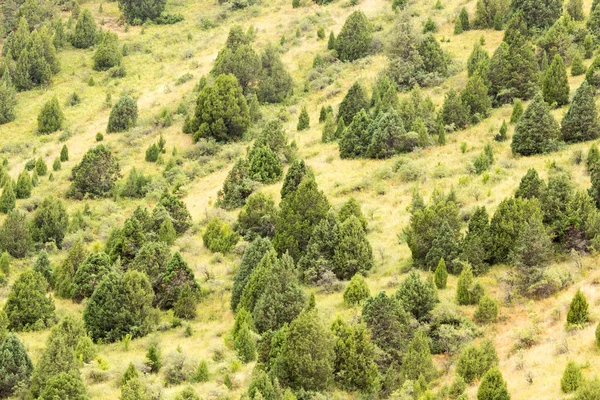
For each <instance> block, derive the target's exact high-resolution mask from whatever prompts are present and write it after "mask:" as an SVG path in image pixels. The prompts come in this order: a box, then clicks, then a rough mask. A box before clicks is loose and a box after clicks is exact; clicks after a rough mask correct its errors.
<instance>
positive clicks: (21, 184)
mask: <svg viewBox="0 0 600 400" xmlns="http://www.w3.org/2000/svg"><path fill="white" fill-rule="evenodd" d="M32 190H33V185H32V184H31V178H30V177H29V172H27V171H23V172H21V173H20V174H19V178H18V179H17V185H16V186H15V195H16V197H17V199H28V198H29V197H31V191H32Z"/></svg>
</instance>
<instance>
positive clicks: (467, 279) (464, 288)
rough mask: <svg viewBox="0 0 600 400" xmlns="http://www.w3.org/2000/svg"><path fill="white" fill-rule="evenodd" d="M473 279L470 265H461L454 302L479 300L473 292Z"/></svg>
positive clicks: (463, 303)
mask: <svg viewBox="0 0 600 400" xmlns="http://www.w3.org/2000/svg"><path fill="white" fill-rule="evenodd" d="M473 281H474V279H473V271H472V269H471V266H470V265H469V264H467V265H466V266H464V267H463V270H462V271H461V273H460V276H459V277H458V283H457V284H456V302H457V303H458V304H459V305H469V304H477V302H478V301H479V299H478V298H475V296H474V293H473Z"/></svg>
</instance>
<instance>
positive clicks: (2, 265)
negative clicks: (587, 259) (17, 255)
mask: <svg viewBox="0 0 600 400" xmlns="http://www.w3.org/2000/svg"><path fill="white" fill-rule="evenodd" d="M0 273H2V274H4V275H6V276H8V275H10V256H9V255H8V253H7V252H6V251H5V252H3V253H2V255H1V256H0Z"/></svg>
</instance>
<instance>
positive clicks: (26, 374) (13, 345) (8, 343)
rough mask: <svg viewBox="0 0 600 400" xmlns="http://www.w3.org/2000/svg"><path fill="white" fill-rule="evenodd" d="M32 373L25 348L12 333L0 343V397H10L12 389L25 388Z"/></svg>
mask: <svg viewBox="0 0 600 400" xmlns="http://www.w3.org/2000/svg"><path fill="white" fill-rule="evenodd" d="M32 372H33V364H32V363H31V359H30V358H29V355H28V354H27V350H26V349H25V346H24V345H23V343H21V341H20V340H19V338H18V337H17V336H16V335H15V334H14V333H9V334H8V335H7V336H6V338H4V340H3V341H0V397H2V398H7V397H10V396H11V395H13V391H14V389H17V388H19V387H27V386H28V385H29V379H30V378H31V373H32Z"/></svg>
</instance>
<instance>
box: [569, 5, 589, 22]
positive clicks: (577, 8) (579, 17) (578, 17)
mask: <svg viewBox="0 0 600 400" xmlns="http://www.w3.org/2000/svg"><path fill="white" fill-rule="evenodd" d="M566 11H567V13H569V15H570V16H571V18H573V19H574V20H575V21H583V20H584V18H585V15H584V14H583V0H569V2H568V3H567V4H566Z"/></svg>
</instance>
